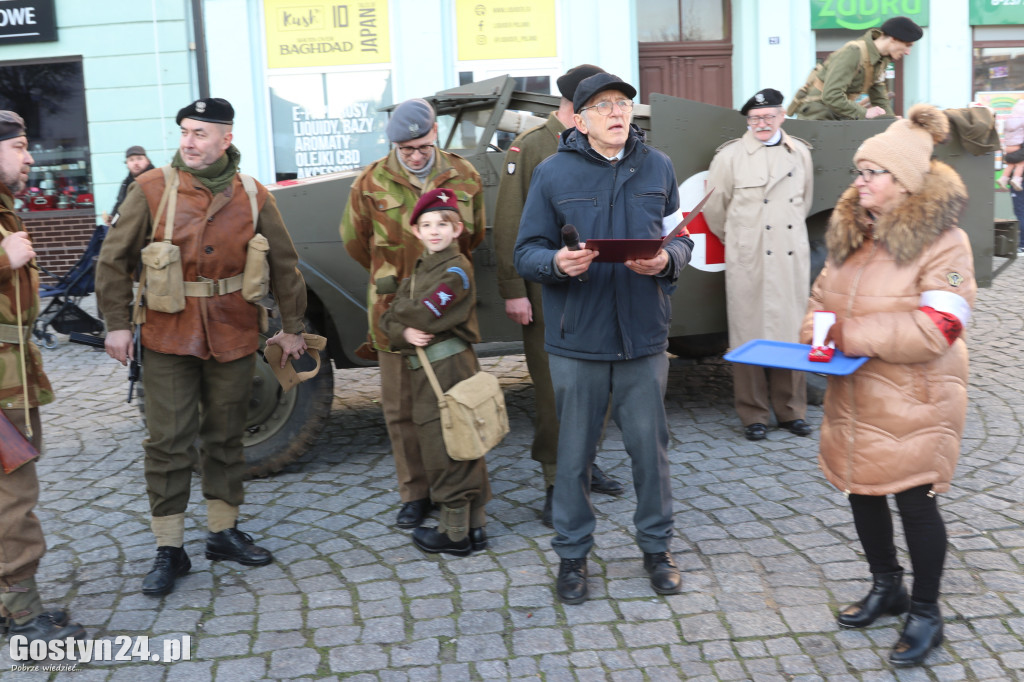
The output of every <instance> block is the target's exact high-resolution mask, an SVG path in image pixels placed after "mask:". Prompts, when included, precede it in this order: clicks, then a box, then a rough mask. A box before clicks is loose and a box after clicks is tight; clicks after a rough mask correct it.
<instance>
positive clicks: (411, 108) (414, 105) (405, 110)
mask: <svg viewBox="0 0 1024 682" xmlns="http://www.w3.org/2000/svg"><path fill="white" fill-rule="evenodd" d="M433 127H434V107H432V106H430V102H428V101H427V100H425V99H407V100H405V101H404V102H402V103H401V104H399V105H398V106H397V107H395V109H394V111H392V112H391V118H390V119H389V120H388V127H387V133H388V139H389V140H391V141H392V142H393V143H395V144H398V143H399V142H408V141H409V140H416V139H419V138H421V137H423V136H425V135H426V134H427V133H429V132H430V129H431V128H433Z"/></svg>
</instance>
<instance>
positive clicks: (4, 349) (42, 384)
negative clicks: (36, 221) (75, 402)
mask: <svg viewBox="0 0 1024 682" xmlns="http://www.w3.org/2000/svg"><path fill="white" fill-rule="evenodd" d="M13 207H14V197H12V196H11V193H10V191H9V190H8V189H7V188H6V187H5V186H4V185H3V184H0V239H3V238H4V237H6V236H7V235H9V234H13V233H15V232H20V231H21V230H23V229H25V228H24V226H23V225H22V224H21V218H19V217H18V214H16V213H15V212H14V210H13ZM15 277H17V278H18V288H19V293H20V295H21V324H22V328H23V329H24V330H26V331H27V332H28V334H29V336H31V334H32V325H33V324H34V323H35V320H36V316H37V315H38V314H39V268H38V267H37V266H36V262H35V261H34V260H33V261H30V262H29V263H28V265H26V266H24V267H21V268H19V269H17V270H13V269H11V263H10V260H9V259H8V258H7V254H6V253H5V252H4V250H3V248H0V324H4V325H16V324H17V322H18V320H17V316H16V313H17V307H16V305H15V301H14V278H15ZM25 348H26V350H27V351H28V352H27V353H26V354H25V370H26V373H27V374H28V403H29V407H38V406H39V405H45V404H47V403H50V402H53V388H52V387H51V386H50V380H49V379H47V378H46V374H44V373H43V358H42V356H41V355H40V353H39V348H37V347H36V345H35V344H34V343H32V342H31V341H29V342H28V343H27V344H26V346H25ZM23 383H24V380H23V378H22V375H21V358H20V354H19V352H18V345H17V344H13V343H0V408H2V409H5V410H11V409H16V408H21V407H24V404H25V402H24V398H23V396H24V393H23V390H22V385H23Z"/></svg>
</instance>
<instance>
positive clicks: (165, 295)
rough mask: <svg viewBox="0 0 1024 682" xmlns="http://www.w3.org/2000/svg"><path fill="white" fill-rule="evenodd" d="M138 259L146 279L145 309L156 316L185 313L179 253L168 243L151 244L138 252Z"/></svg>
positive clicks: (177, 249)
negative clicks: (140, 258)
mask: <svg viewBox="0 0 1024 682" xmlns="http://www.w3.org/2000/svg"><path fill="white" fill-rule="evenodd" d="M141 256H142V267H143V268H144V269H145V273H144V274H145V277H146V307H147V308H149V309H151V310H155V311H156V312H158V313H180V312H181V311H182V310H184V309H185V278H184V276H183V275H182V271H181V249H179V248H178V245H177V244H172V243H170V242H151V243H150V244H149V245H148V246H146V248H144V249H142V253H141Z"/></svg>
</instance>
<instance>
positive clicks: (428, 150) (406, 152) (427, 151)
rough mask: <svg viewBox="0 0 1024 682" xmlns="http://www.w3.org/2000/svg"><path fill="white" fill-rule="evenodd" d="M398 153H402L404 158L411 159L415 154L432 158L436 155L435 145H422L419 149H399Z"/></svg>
mask: <svg viewBox="0 0 1024 682" xmlns="http://www.w3.org/2000/svg"><path fill="white" fill-rule="evenodd" d="M398 151H400V152H401V153H402V156H404V157H406V158H409V157H410V156H412V155H413V154H422V155H423V156H430V155H431V154H433V153H434V144H433V143H431V144H421V145H420V146H419V147H399V148H398Z"/></svg>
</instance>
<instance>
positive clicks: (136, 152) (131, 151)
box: [124, 144, 146, 159]
mask: <svg viewBox="0 0 1024 682" xmlns="http://www.w3.org/2000/svg"><path fill="white" fill-rule="evenodd" d="M145 155H146V150H145V149H143V148H142V147H140V146H139V145H137V144H133V145H132V146H131V147H128V150H127V151H126V152H125V153H124V158H126V159H127V158H128V157H130V156H145Z"/></svg>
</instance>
